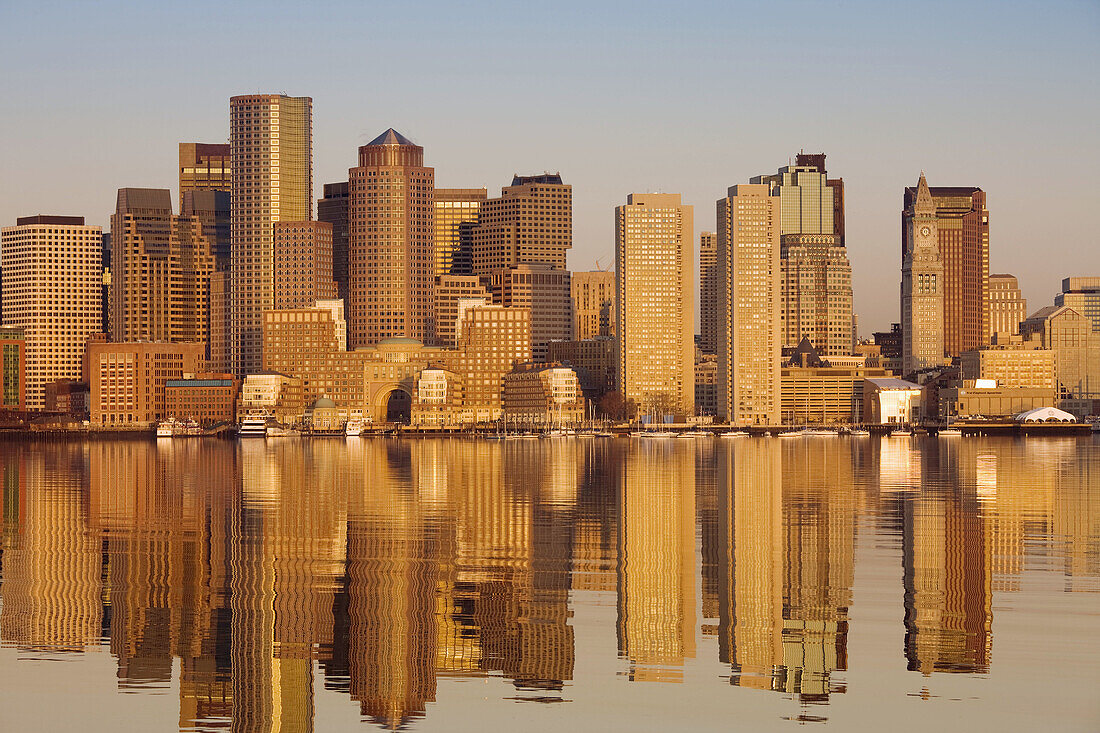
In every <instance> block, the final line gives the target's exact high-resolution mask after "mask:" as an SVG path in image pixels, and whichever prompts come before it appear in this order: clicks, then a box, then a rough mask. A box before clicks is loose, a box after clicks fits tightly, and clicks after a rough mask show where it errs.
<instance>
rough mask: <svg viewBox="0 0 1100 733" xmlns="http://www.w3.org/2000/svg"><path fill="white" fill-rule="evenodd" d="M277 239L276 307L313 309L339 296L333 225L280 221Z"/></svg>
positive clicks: (275, 233)
mask: <svg viewBox="0 0 1100 733" xmlns="http://www.w3.org/2000/svg"><path fill="white" fill-rule="evenodd" d="M273 236H274V242H275V308H276V309H280V310H282V309H285V308H311V307H313V305H314V303H316V302H317V301H318V300H333V299H335V298H336V282H335V281H334V280H333V279H332V225H331V224H328V223H327V222H323V221H279V222H275V225H274V229H273Z"/></svg>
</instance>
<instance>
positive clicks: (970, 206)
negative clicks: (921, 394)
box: [901, 184, 989, 356]
mask: <svg viewBox="0 0 1100 733" xmlns="http://www.w3.org/2000/svg"><path fill="white" fill-rule="evenodd" d="M926 185H927V184H926ZM919 188H920V186H919V185H918V186H917V187H908V188H906V189H905V197H904V208H903V210H902V214H901V256H902V259H903V260H904V259H905V256H906V253H908V252H910V251H911V250H912V249H913V248H914V242H913V237H914V232H918V233H919V232H920V230H921V228H920V227H916V228H914V227H913V226H912V219H914V218H915V217H918V216H921V217H927V216H928V214H927V212H918V211H917V203H918V198H920V191H919ZM929 192H930V194H931V199H932V202H933V209H934V211H933V214H932V216H933V218H934V219H935V227H934V230H935V231H936V233H937V240H936V244H938V245H939V251H940V260H941V264H942V266H943V278H942V279H943V285H942V291H943V311H942V313H941V319H942V320H943V349H944V354H946V355H947V356H958V355H959V354H961V353H962V352H964V351H968V350H970V349H976V348H978V347H979V346H983V345H984V344H987V343H989V211H988V210H987V209H986V208H985V192H984V191H982V189H980V188H976V187H974V186H958V187H955V186H948V187H938V186H937V187H934V188H930V189H929ZM925 208H927V205H925Z"/></svg>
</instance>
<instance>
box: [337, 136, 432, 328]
mask: <svg viewBox="0 0 1100 733" xmlns="http://www.w3.org/2000/svg"><path fill="white" fill-rule="evenodd" d="M348 177H349V179H350V180H349V182H348V186H349V199H348V214H349V217H348V298H349V304H348V305H349V312H348V329H349V333H348V336H349V340H350V342H351V345H352V347H353V348H354V347H356V346H366V345H368V344H373V343H376V342H378V341H381V340H382V339H387V338H393V337H399V336H404V337H409V338H414V339H418V340H420V341H423V342H429V341H430V340H431V339H432V338H433V337H434V336H435V326H434V324H433V323H432V305H433V301H432V288H433V286H434V281H435V260H434V257H433V254H432V249H433V245H434V242H433V239H434V235H435V231H434V229H433V225H432V221H433V218H434V207H433V204H432V192H433V189H434V187H435V169H434V168H427V167H425V166H424V148H422V147H420V146H419V145H417V144H416V143H414V142H412V141H411V140H409V139H408V138H406V137H404V136H403V135H401V134H400V133H398V132H396V131H395V130H393V129H392V128H391V129H389V130H386V131H385V132H383V133H382V134H381V135H379V136H378V137H376V138H375V139H374V140H372V141H371V142H370V143H368V144H367V145H364V146H362V147H360V148H359V166H358V167H356V168H352V169H351V170H349V171H348Z"/></svg>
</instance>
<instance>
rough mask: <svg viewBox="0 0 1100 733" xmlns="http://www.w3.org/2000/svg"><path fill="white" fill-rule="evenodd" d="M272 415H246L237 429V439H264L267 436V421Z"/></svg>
mask: <svg viewBox="0 0 1100 733" xmlns="http://www.w3.org/2000/svg"><path fill="white" fill-rule="evenodd" d="M271 417H272V416H271V415H264V414H260V415H246V416H245V417H244V418H242V419H241V424H240V425H239V426H238V427H237V437H240V438H263V437H265V436H266V435H267V421H268V419H270V418H271Z"/></svg>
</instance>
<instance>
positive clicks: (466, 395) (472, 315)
mask: <svg viewBox="0 0 1100 733" xmlns="http://www.w3.org/2000/svg"><path fill="white" fill-rule="evenodd" d="M461 331H462V335H461V337H460V339H459V344H458V346H457V348H454V349H444V348H438V347H431V346H425V345H424V344H422V343H421V342H420V341H417V340H416V339H412V338H405V337H398V338H390V339H384V340H382V341H380V342H378V343H376V344H372V345H370V346H363V347H360V348H357V349H355V350H354V351H343V350H341V349H339V348H338V345H337V337H336V324H335V323H334V321H333V315H332V312H331V311H329V310H327V309H325V308H302V309H295V310H285V311H269V312H267V313H265V314H264V366H265V368H267V369H268V370H272V371H277V372H279V373H282V374H287V375H291V376H293V377H296V378H298V379H300V380H301V384H302V390H303V395H304V399H305V400H306V401H310V400H316V399H318V398H319V397H322V396H327V397H328V398H330V399H332V400H333V401H334V402H335V403H336V404H337V405H338V406H339V407H341V408H346V409H348V410H349V414H351V415H357V416H362V417H366V418H369V419H372V420H374V421H376V422H393V421H397V422H409V421H410V420H411V419H412V414H411V413H412V410H413V407H414V402H415V400H414V396H415V394H416V392H417V384H418V379H419V375H420V373H421V372H422V371H423V370H425V369H429V368H443V369H446V370H449V371H451V372H453V373H454V374H456V375H457V376H458V378H459V379H460V380H461V382H462V385H463V390H462V391H463V400H462V412H461V414H460V415H458V416H455V417H454V420H455V421H459V420H461V421H465V422H486V421H491V420H495V419H497V418H498V417H499V416H500V412H501V391H502V389H503V379H504V375H505V374H507V373H508V372H509V371H511V370H512V367H513V366H514V365H515V364H517V363H521V362H526V361H530V360H531V321H530V314H529V313H528V311H527V310H525V309H519V308H504V307H502V306H496V305H481V306H476V307H473V308H470V309H468V310H467V311H466V313H465V316H464V318H463V321H462V328H461Z"/></svg>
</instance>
